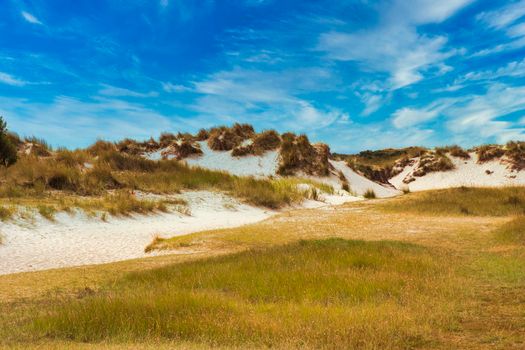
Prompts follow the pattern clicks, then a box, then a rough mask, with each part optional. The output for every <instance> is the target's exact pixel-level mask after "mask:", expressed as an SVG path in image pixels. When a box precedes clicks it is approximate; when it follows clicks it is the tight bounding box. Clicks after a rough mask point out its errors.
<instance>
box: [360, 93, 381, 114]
mask: <svg viewBox="0 0 525 350" xmlns="http://www.w3.org/2000/svg"><path fill="white" fill-rule="evenodd" d="M358 96H359V97H360V98H361V101H362V102H363V103H364V104H365V109H364V110H363V112H361V115H364V116H368V115H370V114H372V113H374V112H375V111H377V110H378V109H379V108H381V105H382V104H383V102H384V97H383V95H380V94H371V93H367V92H366V93H364V94H358Z"/></svg>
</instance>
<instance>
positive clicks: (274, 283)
mask: <svg viewBox="0 0 525 350" xmlns="http://www.w3.org/2000/svg"><path fill="white" fill-rule="evenodd" d="M451 271H452V270H451V265H450V264H449V262H448V261H447V259H443V258H442V257H441V256H440V255H436V254H434V253H432V252H431V251H429V250H428V249H426V248H422V247H418V246H415V245H411V244H405V243H397V242H363V241H345V240H341V239H332V240H325V241H303V242H299V243H296V244H292V245H286V246H282V247H275V248H270V249H263V250H253V251H247V252H244V253H240V254H236V255H231V256H226V257H220V258H214V259H208V260H204V261H198V262H192V263H186V264H182V265H174V266H168V267H165V268H161V269H156V270H152V271H146V272H140V273H134V274H131V275H128V276H127V277H125V278H124V279H122V280H121V281H119V282H118V283H117V284H116V286H115V287H113V288H112V289H111V290H109V291H107V292H101V293H100V294H96V295H94V296H89V297H86V298H85V299H83V300H80V301H77V300H71V301H67V302H65V303H63V304H62V305H60V306H56V307H53V308H50V309H48V311H47V312H46V313H45V315H43V316H40V317H38V318H37V319H36V320H35V322H34V323H33V332H34V333H36V334H40V335H43V336H47V337H51V338H54V339H56V338H58V339H70V340H76V341H82V342H84V341H88V342H97V341H105V340H115V341H148V340H154V339H166V340H178V341H191V342H196V343H206V344H208V345H222V346H240V345H244V346H254V345H256V346H281V347H283V346H294V347H298V346H301V347H303V346H305V347H320V346H321V347H322V346H326V344H332V346H333V347H336V348H337V347H348V346H350V347H356V346H359V347H363V345H364V344H367V346H365V347H369V348H373V347H407V346H408V347H411V346H421V345H423V344H425V342H426V341H428V339H429V337H430V332H433V331H439V330H440V329H442V328H444V327H446V326H447V325H448V324H450V323H451V322H454V320H453V317H451V316H450V313H449V311H450V309H449V308H450V307H452V304H453V303H452V304H451V303H449V301H448V300H449V298H452V297H453V296H457V295H459V294H456V291H455V288H454V284H453V283H452V280H450V279H449V277H450V273H451ZM422 310H428V312H422ZM432 329H434V330H433V331H431V330H432Z"/></svg>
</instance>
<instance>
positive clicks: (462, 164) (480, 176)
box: [390, 153, 525, 191]
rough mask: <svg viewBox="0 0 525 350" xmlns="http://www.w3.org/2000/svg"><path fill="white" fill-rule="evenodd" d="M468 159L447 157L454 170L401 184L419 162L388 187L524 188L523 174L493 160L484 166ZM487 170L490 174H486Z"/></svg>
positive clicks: (412, 189) (430, 174) (421, 188)
mask: <svg viewBox="0 0 525 350" xmlns="http://www.w3.org/2000/svg"><path fill="white" fill-rule="evenodd" d="M470 156H471V158H470V159H467V160H463V159H461V158H456V157H450V159H451V160H452V162H453V163H454V165H455V167H456V168H455V169H453V170H450V171H440V172H433V173H428V174H426V175H425V176H422V177H414V178H415V179H416V180H415V181H413V182H411V183H409V184H405V183H403V180H404V179H405V178H408V177H411V176H412V172H413V171H414V170H415V169H416V168H417V165H418V159H416V163H415V164H414V165H412V166H408V167H406V168H405V169H404V170H403V172H401V173H400V174H398V175H396V176H394V177H393V178H392V179H390V183H391V184H392V185H394V186H395V187H396V188H398V189H403V188H408V189H409V190H410V191H424V190H433V189H442V188H451V187H461V186H467V187H496V186H523V185H525V171H520V172H516V171H511V170H510V169H509V167H508V164H505V162H504V160H494V161H490V162H487V163H483V164H478V163H477V155H476V154H475V153H471V154H470ZM487 170H488V171H489V172H491V174H487Z"/></svg>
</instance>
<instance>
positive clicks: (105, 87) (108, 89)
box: [98, 84, 159, 98]
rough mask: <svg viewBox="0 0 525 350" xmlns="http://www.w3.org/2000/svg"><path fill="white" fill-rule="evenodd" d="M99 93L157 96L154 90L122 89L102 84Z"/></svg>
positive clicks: (124, 95) (122, 95)
mask: <svg viewBox="0 0 525 350" xmlns="http://www.w3.org/2000/svg"><path fill="white" fill-rule="evenodd" d="M98 93H99V94H100V95H104V96H113V97H140V98H145V97H157V96H158V95H159V94H158V92H155V91H150V92H137V91H133V90H129V89H124V88H120V87H116V86H112V85H107V84H102V89H101V90H99V92H98Z"/></svg>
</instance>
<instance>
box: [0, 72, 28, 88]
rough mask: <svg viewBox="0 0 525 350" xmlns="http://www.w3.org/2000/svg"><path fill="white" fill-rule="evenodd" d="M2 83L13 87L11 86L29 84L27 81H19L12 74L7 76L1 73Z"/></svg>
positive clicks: (0, 80) (0, 79)
mask: <svg viewBox="0 0 525 350" xmlns="http://www.w3.org/2000/svg"><path fill="white" fill-rule="evenodd" d="M0 83H3V84H7V85H11V86H24V85H26V84H27V82H26V81H24V80H20V79H17V78H15V77H14V76H12V75H11V74H7V73H3V72H0Z"/></svg>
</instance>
